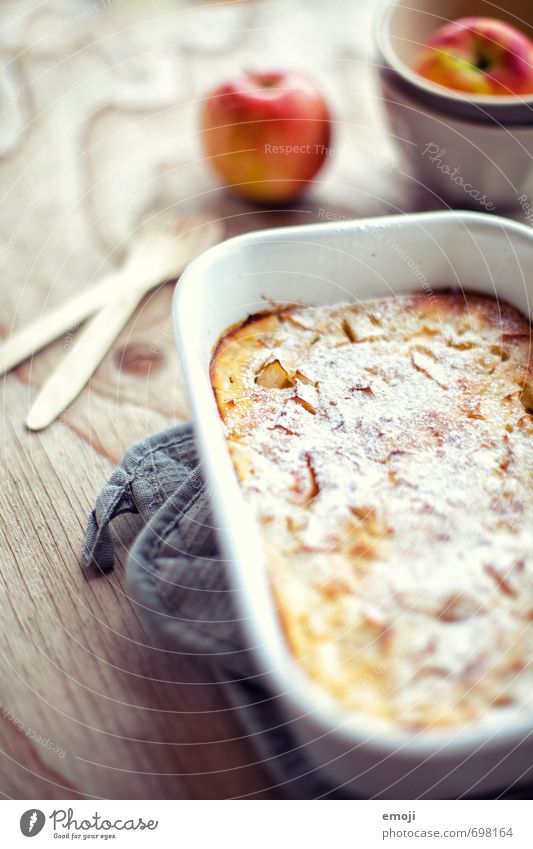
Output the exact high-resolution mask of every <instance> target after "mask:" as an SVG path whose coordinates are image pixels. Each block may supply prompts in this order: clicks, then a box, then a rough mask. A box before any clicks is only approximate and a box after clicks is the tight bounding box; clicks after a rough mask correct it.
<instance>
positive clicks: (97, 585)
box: [0, 0, 435, 798]
mask: <svg viewBox="0 0 533 849" xmlns="http://www.w3.org/2000/svg"><path fill="white" fill-rule="evenodd" d="M373 8H375V3H374V2H373V0H369V2H363V0H359V2H355V3H344V2H339V0H332V2H329V3H327V4H324V3H322V2H318V0H313V2H311V0H301V2H283V3H279V2H266V0H265V2H258V3H246V2H240V3H232V4H228V5H225V4H214V5H212V6H211V7H210V8H206V6H205V4H202V6H201V8H200V4H199V5H198V6H196V8H195V7H194V6H193V7H192V8H187V7H186V4H184V3H179V2H170V0H167V2H160V3H159V4H158V3H156V2H152V3H150V4H142V3H138V2H133V1H131V2H128V0H114V2H113V0H102V2H99V3H94V4H90V3H88V2H87V3H82V2H79V3H74V2H72V0H63V2H60V0H48V2H44V3H35V2H34V0H31V2H25V0H13V2H8V0H3V3H2V11H1V12H0V50H1V52H2V60H3V62H2V64H3V70H2V72H1V75H0V83H1V91H0V110H1V113H2V120H1V121H0V180H1V182H0V192H1V202H0V268H1V274H0V293H1V303H2V310H1V314H0V332H1V334H2V336H4V337H5V336H7V335H8V334H9V333H10V331H11V330H12V329H13V328H18V327H22V326H24V324H25V323H26V322H28V321H29V320H30V319H34V318H36V317H38V316H40V315H42V314H44V313H45V312H46V311H47V310H48V309H49V308H51V307H52V306H54V305H56V304H59V303H61V302H62V301H63V300H64V299H65V298H66V297H68V296H69V294H72V293H74V292H77V291H78V290H79V289H80V288H81V287H84V286H90V285H91V283H93V282H94V281H95V280H96V279H97V278H98V277H99V276H100V275H101V274H102V273H103V272H105V271H107V270H109V269H112V268H114V267H116V266H118V265H119V264H120V262H121V259H122V257H123V255H124V250H125V245H126V243H127V241H128V238H129V235H130V234H131V232H132V230H133V228H134V227H135V226H136V224H137V223H138V221H139V219H140V218H141V217H142V215H143V213H144V212H145V211H146V210H147V209H152V208H173V209H174V210H175V213H176V215H180V214H183V213H186V212H193V211H198V212H202V213H203V214H205V215H207V216H209V217H211V218H217V219H223V220H224V222H225V226H226V233H227V234H228V235H229V234H234V233H236V232H241V231H244V230H251V229H255V228H258V227H263V226H271V225H278V224H294V223H299V222H303V223H308V222H311V221H315V220H324V219H326V218H329V219H331V218H339V217H342V216H349V217H354V216H355V217H357V216H362V215H377V214H381V213H394V212H398V211H407V210H414V209H423V208H430V207H431V205H432V204H433V205H435V201H434V199H431V197H430V196H429V195H426V194H425V193H424V192H423V191H422V190H421V189H420V187H417V186H416V184H414V183H413V182H412V181H411V180H410V179H409V178H408V177H407V176H406V175H404V174H403V173H402V172H401V170H399V169H398V168H397V166H396V165H395V160H394V153H393V147H392V144H391V139H390V138H389V137H388V135H387V133H386V131H385V129H384V126H383V124H382V117H381V107H380V103H379V100H378V97H377V94H376V91H375V82H374V77H373V68H372V66H371V63H370V20H371V12H372V10H373ZM143 9H144V12H143ZM268 65H270V66H286V65H289V66H293V67H303V68H306V69H308V70H309V71H311V72H312V73H314V74H315V75H316V76H317V77H318V78H319V79H320V80H321V81H322V83H323V85H324V86H325V87H326V89H327V91H328V93H329V96H330V98H331V101H332V103H333V106H334V109H335V113H336V127H335V129H336V137H335V143H334V147H335V151H334V155H332V156H331V157H330V161H329V162H328V166H327V169H326V170H325V171H324V173H323V175H321V178H320V182H319V183H317V185H316V187H315V188H314V191H313V193H312V194H311V195H310V197H309V198H307V199H306V200H304V201H302V202H301V203H300V204H298V205H297V206H295V207H294V208H288V209H285V210H278V211H275V210H274V211H267V210H259V209H256V208H254V207H253V206H250V205H246V204H244V203H241V202H239V201H237V200H234V199H231V198H230V197H228V196H226V195H225V194H224V192H222V191H221V190H220V189H219V188H217V186H216V185H215V183H214V181H213V180H212V177H211V175H210V174H209V173H208V170H207V168H206V165H205V163H204V162H203V161H202V153H201V150H200V146H199V137H198V131H197V126H196V114H197V109H198V103H199V100H200V98H201V96H202V94H203V93H204V92H205V91H206V90H207V89H209V88H210V87H212V86H213V85H214V84H215V83H216V82H217V81H218V80H220V79H222V78H223V77H224V76H228V75H231V74H233V73H234V72H235V71H236V70H238V69H240V68H242V67H250V66H251V67H256V66H268ZM341 116H342V117H341ZM171 297H172V287H171V286H170V285H169V286H167V287H165V288H164V289H163V290H161V291H159V292H158V293H157V295H153V296H151V297H149V298H147V299H146V301H145V302H144V303H143V305H142V308H141V309H140V310H139V311H138V313H137V314H136V316H135V318H134V319H133V320H132V321H131V322H130V323H129V325H128V327H127V329H126V330H125V331H124V333H123V335H122V337H121V338H120V340H119V341H118V342H117V343H116V345H115V346H114V347H113V350H112V351H111V352H110V353H109V355H108V356H107V357H106V359H105V361H104V362H103V364H102V365H101V367H100V368H99V369H98V371H97V372H96V374H95V376H94V378H93V379H92V380H91V382H90V385H89V386H88V387H87V388H86V389H85V391H84V392H83V393H82V395H81V396H80V397H79V398H78V400H77V401H76V402H75V403H74V404H73V405H72V406H71V408H70V409H69V410H68V411H67V412H66V413H65V414H64V415H63V416H62V419H61V421H60V422H57V423H56V424H54V425H53V426H52V427H50V428H49V429H48V430H46V431H45V432H44V433H42V434H36V435H35V434H30V433H28V432H26V430H25V429H24V425H23V421H24V419H25V416H26V413H27V410H28V407H29V404H30V402H31V400H32V398H33V397H34V396H35V392H36V390H37V388H38V387H39V386H40V385H41V384H42V383H43V381H44V380H45V378H46V376H47V374H48V373H49V372H50V369H51V368H52V367H53V366H54V364H55V363H57V362H58V360H60V358H61V357H62V356H63V355H64V352H65V351H66V350H68V347H69V345H70V344H71V339H72V338H73V332H74V331H73V332H72V333H70V334H68V335H67V336H65V337H64V338H63V339H60V340H58V342H57V343H56V344H54V345H52V346H50V347H49V348H48V349H47V350H46V351H44V352H43V353H41V354H39V355H38V356H36V357H34V358H33V360H32V361H30V362H27V363H25V364H24V365H22V366H20V367H19V368H17V369H16V370H15V371H14V372H13V373H11V374H10V375H8V376H7V378H6V379H5V380H3V381H2V383H3V388H2V391H3V415H2V422H3V429H2V433H3V436H2V439H1V443H0V450H1V464H2V486H1V488H0V550H1V554H0V557H1V571H0V609H1V612H2V613H1V618H0V752H1V754H0V792H1V793H2V794H3V795H4V796H5V797H8V798H67V797H68V798H78V797H87V798H90V797H102V798H222V797H224V798H226V797H238V796H252V797H253V796H255V797H267V796H276V795H278V790H276V789H275V787H272V779H271V778H270V776H269V775H268V773H267V772H266V770H265V769H264V768H263V766H262V765H261V763H260V762H258V756H257V754H256V753H255V750H254V748H253V746H252V745H251V743H250V741H249V740H247V738H246V735H245V734H244V732H243V731H242V729H241V727H240V725H239V723H238V721H237V718H236V717H235V715H234V713H232V711H231V710H230V708H229V704H228V702H227V700H226V698H225V696H224V694H223V693H222V692H221V691H220V688H219V687H216V686H203V687H200V686H195V685H194V681H193V680H192V682H191V679H192V678H193V677H194V669H193V670H192V671H191V670H190V669H188V668H184V667H183V664H182V663H181V662H180V661H179V660H177V659H176V657H175V656H173V655H172V654H171V653H169V652H167V651H165V650H163V649H162V648H161V647H160V646H158V644H157V643H156V642H154V636H153V634H151V633H150V631H149V629H148V628H147V627H146V624H145V622H144V621H143V619H142V616H141V615H140V613H139V610H138V609H137V608H136V606H135V604H134V603H133V601H132V600H131V599H130V598H129V597H128V593H127V589H126V586H125V583H124V569H123V565H124V561H125V558H126V554H127V548H128V544H129V543H130V542H131V539H132V537H133V535H134V533H135V531H136V527H137V526H136V525H135V523H134V522H128V521H126V522H122V523H121V526H120V531H119V549H120V561H121V562H120V563H119V564H118V565H117V568H116V569H115V571H114V572H112V573H111V574H110V575H109V576H107V577H105V578H102V577H97V578H90V577H88V576H87V575H86V574H84V572H83V571H82V569H81V566H80V547H81V543H82V538H83V532H84V527H85V523H86V518H87V515H88V513H89V511H90V510H91V508H92V506H93V503H94V499H95V496H96V494H97V493H98V491H99V489H100V488H101V486H102V485H103V484H104V482H105V481H106V479H107V477H108V476H109V474H110V472H111V470H112V469H113V466H114V464H115V463H116V462H117V461H118V460H119V459H120V457H121V455H122V453H123V451H124V449H125V448H126V447H127V446H128V445H130V444H131V443H132V442H134V441H136V440H138V439H140V438H142V437H144V436H146V435H147V434H149V433H151V432H154V431H157V430H161V429H163V428H165V427H166V426H168V425H170V424H172V423H174V422H177V421H180V420H184V419H187V417H188V406H187V401H186V398H185V397H184V393H183V383H182V377H181V374H180V368H179V362H178V358H177V355H176V352H175V348H174V341H173V335H172V328H171V322H170V317H169V316H170V301H171ZM184 681H187V682H188V683H183V682H184Z"/></svg>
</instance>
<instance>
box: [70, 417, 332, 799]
mask: <svg viewBox="0 0 533 849" xmlns="http://www.w3.org/2000/svg"><path fill="white" fill-rule="evenodd" d="M122 514H139V516H140V517H141V518H142V520H143V522H144V526H143V529H142V530H141V532H140V534H139V536H138V537H137V539H136V540H135V542H134V544H133V546H132V548H131V550H130V553H129V556H128V561H127V566H126V569H127V578H128V584H129V586H130V588H131V590H132V593H133V595H134V596H135V598H136V600H137V602H138V603H139V604H141V606H142V608H143V610H144V611H145V614H146V615H147V616H148V618H149V619H150V620H151V621H152V623H153V625H154V627H155V628H156V630H157V631H158V633H159V634H161V635H162V636H163V637H164V639H165V642H166V643H168V644H169V645H171V646H172V650H173V651H174V652H176V651H178V652H180V653H183V654H186V655H188V656H190V655H201V658H202V661H204V662H206V663H208V664H209V665H210V667H211V668H212V669H213V668H214V669H215V670H218V671H219V673H220V676H219V677H220V681H221V686H224V687H225V688H227V691H228V695H229V698H230V700H231V702H232V704H233V705H234V706H235V708H236V710H237V711H238V715H239V717H240V719H241V723H242V725H243V726H244V728H245V731H246V732H247V733H248V735H249V736H250V737H251V738H252V739H253V743H254V746H255V747H256V749H257V750H258V751H259V753H260V755H261V757H262V762H263V764H264V765H265V766H266V767H267V769H269V771H270V773H271V774H272V778H273V783H272V786H275V787H277V788H279V790H280V791H281V792H282V793H284V794H285V795H286V796H289V797H292V798H296V799H315V798H326V797H328V798H344V796H343V794H342V793H341V792H340V791H337V790H335V789H334V788H332V787H331V786H330V785H329V784H328V783H327V782H326V781H325V780H324V779H323V777H322V776H321V774H320V773H319V772H317V771H316V770H315V769H313V768H311V767H310V766H309V764H308V762H307V760H306V758H305V754H304V753H303V751H302V749H301V748H300V747H299V746H298V745H297V744H296V743H295V741H294V739H293V737H292V735H291V733H290V726H288V725H287V723H286V721H284V719H283V717H282V715H281V712H280V711H279V709H278V707H277V705H276V698H275V697H273V696H272V695H271V694H270V693H268V692H267V691H266V689H265V688H264V687H263V686H262V682H261V675H260V674H259V673H258V672H257V670H256V669H255V667H254V665H253V663H252V658H251V653H250V651H249V650H248V649H247V648H246V643H245V640H244V636H243V633H242V630H241V622H240V619H239V615H238V614H237V613H236V610H237V609H238V606H237V604H236V594H237V593H238V590H236V589H234V588H232V587H231V586H230V584H229V581H228V579H227V569H226V564H225V562H224V561H223V560H222V559H221V558H220V557H219V556H218V549H217V543H216V529H215V528H214V527H213V521H212V518H211V511H210V507H209V499H208V497H207V493H206V489H205V484H204V481H203V478H202V475H201V471H200V468H199V463H198V456H197V453H196V447H195V442H194V436H193V431H192V427H191V426H190V425H188V424H186V425H181V426H178V427H173V428H170V429H169V430H167V431H164V432H163V433H158V434H155V435H154V436H151V437H149V438H148V439H146V440H144V441H143V442H139V443H137V444H136V445H133V446H132V447H131V448H130V449H128V451H127V452H126V454H125V455H124V457H123V459H122V461H121V462H120V464H119V465H118V466H117V468H116V469H115V471H114V472H113V474H112V476H111V478H110V479H109V481H108V483H107V484H106V486H104V488H103V490H102V492H101V493H100V495H99V496H98V498H97V501H96V506H95V509H94V511H93V512H92V513H91V515H90V517H89V522H88V527H87V532H86V537H85V544H84V548H83V560H84V563H85V565H86V567H87V568H89V569H92V570H97V571H102V572H106V571H108V570H110V569H112V568H113V563H114V544H113V535H112V533H111V528H110V524H111V523H112V522H113V520H114V519H115V518H116V517H118V516H120V515H122Z"/></svg>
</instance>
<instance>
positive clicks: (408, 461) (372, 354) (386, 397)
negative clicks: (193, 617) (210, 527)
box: [211, 294, 533, 728]
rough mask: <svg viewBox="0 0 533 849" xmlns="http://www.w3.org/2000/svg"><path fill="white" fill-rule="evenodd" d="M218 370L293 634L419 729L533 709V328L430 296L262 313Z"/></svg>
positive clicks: (360, 697)
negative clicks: (532, 333) (532, 336)
mask: <svg viewBox="0 0 533 849" xmlns="http://www.w3.org/2000/svg"><path fill="white" fill-rule="evenodd" d="M211 378H212V384H213V387H214V391H215V394H216V399H217V403H218V408H219V411H220V416H221V418H222V420H223V423H224V428H225V435H226V439H227V444H228V447H229V451H230V452H231V457H232V460H233V463H234V466H235V469H236V472H237V475H238V477H239V480H240V483H241V487H242V489H243V492H244V497H245V499H246V500H247V502H248V503H249V504H250V505H251V508H252V510H253V512H254V514H255V515H256V517H257V520H258V522H259V524H260V527H261V534H262V539H263V542H264V546H265V550H266V553H267V559H268V563H269V568H270V575H271V581H272V586H273V591H274V595H275V598H276V602H277V605H278V608H279V612H280V617H281V621H282V625H283V629H284V632H285V634H286V638H287V640H288V642H289V644H290V647H291V649H292V652H293V653H294V655H295V656H296V658H297V659H298V661H299V662H300V663H301V664H302V666H303V668H304V669H305V670H306V672H307V674H308V675H309V676H310V677H311V678H312V679H313V680H314V681H315V682H316V684H317V685H318V686H319V687H320V688H321V689H322V691H323V692H324V693H326V694H327V695H328V696H329V697H331V698H333V699H334V700H336V701H338V702H340V703H342V704H343V705H344V706H345V707H347V708H348V709H350V710H351V711H353V712H358V713H362V714H366V715H370V716H372V717H374V718H380V719H382V720H386V721H388V722H393V723H395V724H396V725H400V726H403V727H409V728H429V727H432V728H438V727H441V726H443V725H453V724H468V723H471V722H474V721H475V722H481V721H483V722H484V721H490V720H491V719H500V720H501V719H502V716H503V715H504V713H506V712H508V711H512V712H513V713H514V712H515V711H517V712H526V711H530V710H531V709H532V708H533V668H532V661H533V586H532V578H533V355H532V351H531V327H530V325H529V323H528V322H527V321H526V320H525V319H524V318H523V317H522V316H521V315H520V314H519V313H518V312H517V311H516V310H514V309H513V308H511V307H510V306H508V305H505V304H502V303H498V302H496V301H495V300H492V299H490V298H481V297H474V296H463V295H459V294H457V295H454V294H437V295H431V296H428V295H411V296H405V297H399V298H387V299H382V300H374V301H368V302H365V303H361V304H358V305H353V304H344V305H335V306H321V307H291V308H287V309H283V310H280V311H273V312H269V313H264V314H260V315H256V316H252V317H250V318H249V319H248V320H247V321H246V322H245V323H244V324H242V325H241V326H239V327H236V328H233V329H231V330H230V331H229V332H228V333H227V334H226V335H225V336H224V337H223V338H222V339H221V341H220V342H219V343H218V345H217V347H216V350H215V352H214V355H213V359H212V365H211Z"/></svg>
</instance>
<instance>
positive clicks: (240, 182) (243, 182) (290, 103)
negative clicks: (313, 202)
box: [201, 71, 331, 204]
mask: <svg viewBox="0 0 533 849" xmlns="http://www.w3.org/2000/svg"><path fill="white" fill-rule="evenodd" d="M201 130H202V140H203V146H204V150H205V153H206V155H207V157H208V158H209V162H210V164H211V166H212V168H213V169H214V170H215V172H216V173H217V175H218V177H219V178H220V179H221V180H222V182H223V183H224V185H226V186H227V187H228V188H230V189H231V190H232V191H233V192H235V193H236V194H238V195H241V196H243V197H245V198H248V199H250V200H254V201H259V202H260V203H264V204H272V203H288V202H289V201H292V200H295V199H296V198H297V197H298V196H299V195H301V194H302V193H303V192H304V191H305V190H306V189H307V188H308V186H309V184H310V183H311V181H312V180H313V179H314V178H315V177H316V175H317V173H318V171H319V170H320V168H321V167H322V165H323V164H324V162H325V160H326V158H327V156H328V155H329V154H330V153H331V147H330V144H331V116H330V111H329V108H328V105H327V103H326V101H325V99H324V96H323V95H322V93H321V91H320V89H319V88H318V87H317V86H316V85H315V84H314V83H313V82H312V80H310V79H309V78H308V77H307V76H305V75H303V74H300V73H296V72H294V71H287V72H283V71H274V72H257V73H243V74H241V75H239V76H237V77H235V78H234V79H233V80H231V81H229V82H227V83H224V84H222V85H220V86H219V87H218V88H216V89H215V90H214V91H213V92H212V93H211V94H210V95H209V96H208V97H207V98H206V99H205V100H204V102H203V105H202V112H201Z"/></svg>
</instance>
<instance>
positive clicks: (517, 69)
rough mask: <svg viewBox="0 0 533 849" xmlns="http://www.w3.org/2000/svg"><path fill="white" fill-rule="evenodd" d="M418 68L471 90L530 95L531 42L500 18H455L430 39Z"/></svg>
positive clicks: (532, 72) (455, 86)
mask: <svg viewBox="0 0 533 849" xmlns="http://www.w3.org/2000/svg"><path fill="white" fill-rule="evenodd" d="M417 71H418V73H419V74H421V76H423V77H425V78H426V79H428V80H431V81H432V82H434V83H439V85H442V86H446V87H447V88H451V89H455V90H457V91H463V92H468V93H470V94H491V95H516V94H529V93H533V42H532V41H531V40H530V39H529V38H528V37H527V36H526V35H524V34H523V33H521V32H520V31H519V30H517V29H515V27H513V26H511V25H510V24H507V23H505V22H504V21H498V20H496V19H493V18H460V19H459V20H458V21H453V23H450V24H446V25H445V26H443V27H442V28H441V29H439V30H438V31H437V32H436V33H435V35H434V36H433V37H432V38H431V40H430V41H429V42H428V44H427V45H426V47H425V50H424V52H423V53H422V55H421V57H420V59H419V62H418V65H417Z"/></svg>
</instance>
